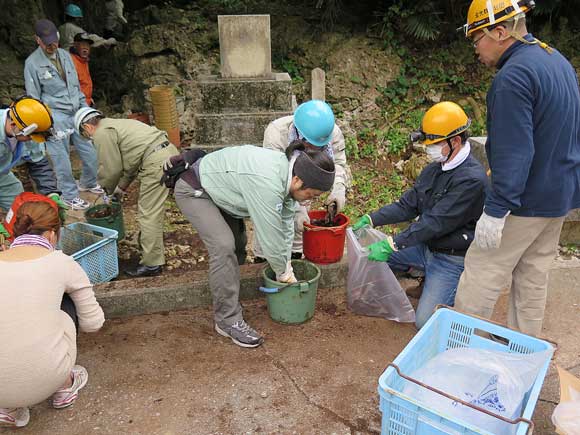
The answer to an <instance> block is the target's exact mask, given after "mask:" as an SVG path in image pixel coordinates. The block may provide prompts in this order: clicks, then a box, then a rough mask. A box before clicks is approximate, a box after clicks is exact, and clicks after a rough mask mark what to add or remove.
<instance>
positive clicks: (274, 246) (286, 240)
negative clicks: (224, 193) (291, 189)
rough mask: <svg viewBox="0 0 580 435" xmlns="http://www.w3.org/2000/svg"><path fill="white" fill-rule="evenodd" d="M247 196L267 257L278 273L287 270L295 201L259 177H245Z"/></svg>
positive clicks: (246, 200)
mask: <svg viewBox="0 0 580 435" xmlns="http://www.w3.org/2000/svg"><path fill="white" fill-rule="evenodd" d="M240 184H241V185H243V189H242V192H243V196H244V200H245V202H246V206H247V208H248V213H249V215H250V218H251V219H252V221H253V223H254V231H255V232H256V237H257V239H258V242H259V243H260V246H261V247H262V250H263V251H264V256H265V257H266V260H268V263H269V264H270V266H271V267H272V270H274V272H276V274H281V273H283V272H284V271H285V270H286V263H287V262H288V260H289V258H290V250H291V244H292V238H293V237H294V207H293V205H294V202H293V201H292V204H290V205H288V204H287V203H286V201H285V198H283V197H282V196H281V195H278V194H277V193H275V192H273V191H272V189H266V188H264V187H263V186H262V185H260V183H258V182H257V181H256V177H244V178H243V179H242V180H241V181H240Z"/></svg>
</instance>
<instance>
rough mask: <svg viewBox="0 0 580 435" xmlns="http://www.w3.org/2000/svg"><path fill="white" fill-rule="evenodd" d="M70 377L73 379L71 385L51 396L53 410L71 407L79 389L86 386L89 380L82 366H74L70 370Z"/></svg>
mask: <svg viewBox="0 0 580 435" xmlns="http://www.w3.org/2000/svg"><path fill="white" fill-rule="evenodd" d="M71 376H72V378H73V383H72V385H71V386H70V387H69V388H61V389H60V390H58V391H57V392H56V393H54V394H53V395H52V407H53V408H56V409H62V408H66V407H68V406H71V405H72V404H73V403H74V402H75V400H77V397H79V391H80V389H81V388H83V387H84V386H85V385H87V381H88V380H89V373H88V372H87V369H85V368H84V367H83V366H74V367H73V369H72V370H71Z"/></svg>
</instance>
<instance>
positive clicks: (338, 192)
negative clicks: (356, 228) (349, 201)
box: [325, 183, 346, 213]
mask: <svg viewBox="0 0 580 435" xmlns="http://www.w3.org/2000/svg"><path fill="white" fill-rule="evenodd" d="M333 202H336V212H337V213H340V212H341V211H342V210H343V209H344V205H345V204H346V188H345V187H344V184H342V183H337V184H335V185H334V187H333V188H332V191H331V192H330V195H328V198H326V202H325V204H326V205H329V204H331V203H333Z"/></svg>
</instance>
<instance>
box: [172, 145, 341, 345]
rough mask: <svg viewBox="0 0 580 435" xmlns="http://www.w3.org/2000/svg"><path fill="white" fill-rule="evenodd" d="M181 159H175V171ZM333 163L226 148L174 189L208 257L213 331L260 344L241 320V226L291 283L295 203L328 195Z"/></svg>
mask: <svg viewBox="0 0 580 435" xmlns="http://www.w3.org/2000/svg"><path fill="white" fill-rule="evenodd" d="M180 158H183V157H182V156H176V157H172V158H171V159H170V160H169V161H168V162H167V163H166V168H167V167H172V166H174V165H175V164H177V162H178V161H179V159H180ZM333 182H334V163H333V161H332V159H331V158H330V157H329V156H328V155H327V154H326V153H321V152H320V151H316V150H304V146H303V145H302V144H299V143H297V144H295V145H294V146H291V147H289V148H288V150H287V153H286V154H283V153H281V152H279V151H273V150H267V149H264V148H259V147H255V146H251V145H246V146H239V147H229V148H224V149H221V150H219V151H215V152H213V153H211V154H208V155H206V156H204V157H203V158H201V159H199V160H197V161H195V163H193V164H192V165H191V167H189V168H188V169H187V170H186V171H185V172H183V173H182V175H181V177H180V179H179V180H178V181H177V182H176V184H175V202H176V203H177V205H178V206H179V208H180V209H181V211H182V212H183V214H184V215H185V216H186V217H187V219H188V220H189V221H190V222H191V224H192V225H193V227H194V228H195V229H196V230H197V232H198V234H199V236H200V238H201V239H202V241H203V242H204V244H205V246H206V248H207V250H208V251H209V285H210V289H211V292H212V295H213V305H214V319H215V330H216V331H217V332H218V333H219V334H221V335H223V336H226V337H230V338H231V339H232V340H233V341H234V343H236V344H237V345H239V346H242V347H257V346H259V345H260V344H262V342H263V341H264V340H263V338H262V336H261V335H260V334H259V333H258V332H256V331H255V330H254V329H252V328H251V327H250V326H249V325H248V324H247V323H246V322H245V321H244V319H243V316H242V307H241V306H240V303H239V292H240V269H239V265H240V264H243V263H244V260H245V256H246V241H247V239H246V235H245V225H244V220H243V219H244V218H251V219H252V221H253V225H254V231H255V233H256V237H257V239H258V241H259V242H260V244H261V246H262V248H263V251H264V256H265V257H266V259H267V260H268V262H269V263H270V266H271V267H272V269H273V270H274V272H275V273H276V278H277V280H278V281H280V282H287V283H291V282H295V281H296V278H295V276H294V272H293V270H292V265H291V263H290V251H291V247H292V239H293V237H294V211H295V204H296V203H295V201H308V200H311V199H313V198H315V197H317V196H319V195H320V194H321V193H323V192H327V191H329V190H330V189H331V188H332V185H333Z"/></svg>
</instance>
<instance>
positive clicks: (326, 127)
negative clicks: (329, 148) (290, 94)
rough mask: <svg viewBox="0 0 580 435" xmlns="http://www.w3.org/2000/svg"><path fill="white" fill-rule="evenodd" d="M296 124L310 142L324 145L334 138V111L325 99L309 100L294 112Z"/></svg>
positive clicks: (297, 128) (299, 131)
mask: <svg viewBox="0 0 580 435" xmlns="http://www.w3.org/2000/svg"><path fill="white" fill-rule="evenodd" d="M294 126H295V127H296V130H298V133H300V134H301V135H302V136H304V139H306V140H307V141H308V143H311V144H312V145H315V146H317V147H323V146H325V145H326V144H328V142H330V139H332V130H333V129H334V113H332V109H331V108H330V106H329V105H328V104H327V103H325V102H324V101H321V100H311V101H307V102H306V103H302V104H301V105H300V106H298V108H297V109H296V111H295V112H294Z"/></svg>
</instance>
